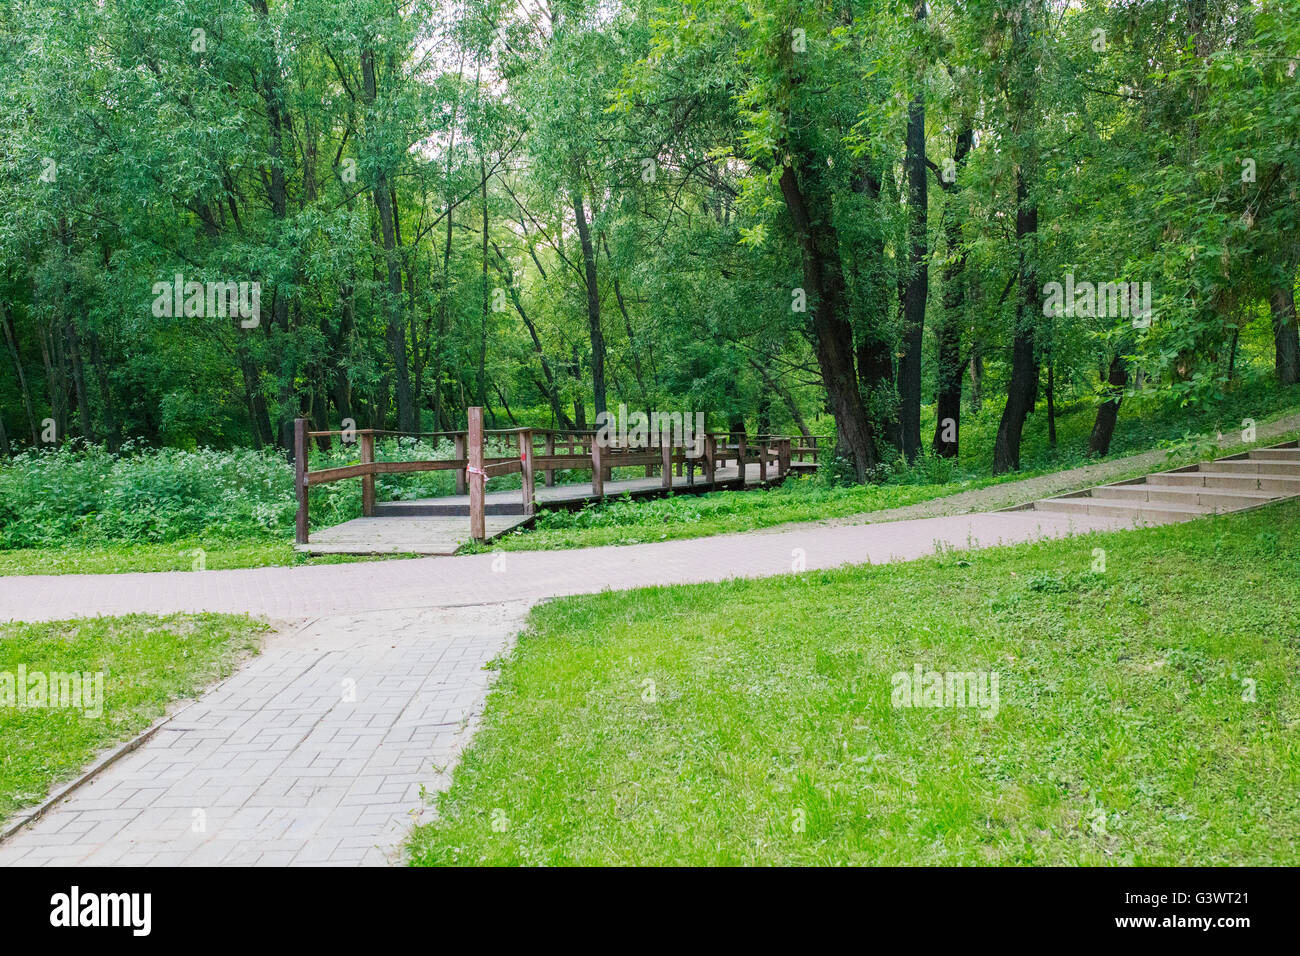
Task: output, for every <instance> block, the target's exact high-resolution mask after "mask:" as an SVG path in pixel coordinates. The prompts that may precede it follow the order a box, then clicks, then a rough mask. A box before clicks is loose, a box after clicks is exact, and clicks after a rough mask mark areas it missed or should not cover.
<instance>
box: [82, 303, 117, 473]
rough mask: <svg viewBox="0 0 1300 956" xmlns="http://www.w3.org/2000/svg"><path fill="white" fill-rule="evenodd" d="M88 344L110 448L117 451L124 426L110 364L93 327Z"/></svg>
mask: <svg viewBox="0 0 1300 956" xmlns="http://www.w3.org/2000/svg"><path fill="white" fill-rule="evenodd" d="M86 346H87V348H88V349H89V351H90V367H91V368H92V369H93V370H94V372H95V384H96V386H97V387H98V389H99V404H100V406H101V407H102V408H103V410H104V427H105V429H106V430H107V436H106V437H107V439H108V450H109V451H112V452H116V451H117V450H118V449H119V448H121V447H122V427H121V424H120V423H119V422H118V420H117V411H116V409H115V408H114V406H113V392H112V390H111V389H110V387H109V384H108V366H107V364H106V363H105V362H104V353H103V350H102V348H101V346H100V341H99V333H98V332H96V331H94V330H93V329H92V330H91V331H90V332H88V333H87V334H86Z"/></svg>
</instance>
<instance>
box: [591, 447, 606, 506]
mask: <svg viewBox="0 0 1300 956" xmlns="http://www.w3.org/2000/svg"><path fill="white" fill-rule="evenodd" d="M601 458H602V455H601V447H600V440H599V439H597V438H596V436H595V435H592V436H591V493H592V494H593V495H594V496H595V497H596V498H598V499H600V500H601V501H604V500H605V466H604V465H603V464H602V463H601Z"/></svg>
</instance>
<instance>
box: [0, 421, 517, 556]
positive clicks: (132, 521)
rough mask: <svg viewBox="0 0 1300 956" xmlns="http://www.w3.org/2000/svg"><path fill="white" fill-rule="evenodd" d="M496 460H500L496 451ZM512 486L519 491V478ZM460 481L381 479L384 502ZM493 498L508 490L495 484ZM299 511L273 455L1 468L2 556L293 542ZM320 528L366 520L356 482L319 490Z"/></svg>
mask: <svg viewBox="0 0 1300 956" xmlns="http://www.w3.org/2000/svg"><path fill="white" fill-rule="evenodd" d="M376 446H377V447H376V457H377V458H379V459H380V460H385V461H412V460H416V459H430V458H433V459H437V458H450V457H452V445H451V442H449V441H443V442H441V443H439V444H437V445H430V444H428V443H427V442H421V441H416V440H414V439H407V438H404V439H384V440H381V441H379V442H377V443H376ZM492 453H495V452H492ZM358 461H360V450H359V448H358V447H357V446H356V445H350V446H343V445H340V444H335V445H334V446H333V447H331V449H330V450H329V451H327V452H321V451H320V450H319V449H315V448H313V449H312V452H311V467H312V468H313V469H320V468H329V467H334V466H340V465H347V464H354V463H356V462H358ZM513 477H514V483H515V487H518V481H519V478H518V476H513ZM454 482H455V478H454V475H453V473H452V472H449V471H439V472H417V473H414V474H409V475H381V476H379V478H378V479H377V480H376V486H377V496H378V498H379V499H380V500H381V501H383V500H396V499H402V498H420V497H429V496H432V495H442V494H449V493H451V492H452V491H453V490H454ZM492 486H493V490H498V489H500V488H502V487H508V486H509V481H508V480H506V479H493V482H492ZM296 511H297V503H296V500H295V498H294V493H293V466H292V465H291V464H290V463H289V462H288V461H287V460H286V459H285V457H284V455H283V454H282V453H281V452H278V451H275V450H272V449H263V450H253V449H247V448H236V449H230V450H226V451H218V450H215V449H211V448H199V449H197V450H194V451H185V450H181V449H176V448H150V447H147V446H144V445H140V444H135V443H131V442H128V443H127V444H126V445H124V446H123V448H122V450H121V451H120V452H119V453H117V454H113V453H111V452H109V451H108V450H107V449H105V448H104V447H103V446H99V445H85V444H81V443H70V444H67V445H62V446H60V447H58V448H50V449H37V450H30V451H26V452H24V453H22V454H20V455H18V456H17V457H16V458H14V459H12V460H11V461H9V462H8V463H7V464H4V465H2V466H0V549H5V550H7V549H12V548H37V547H60V546H64V545H67V544H72V543H76V544H79V545H95V544H109V543H115V542H153V543H162V542H168V541H176V540H179V539H182V538H188V537H192V536H196V535H202V536H206V537H216V538H223V539H236V538H239V539H246V538H268V539H269V538H279V539H283V538H285V537H286V536H289V535H291V534H292V533H293V525H294V515H295V513H296ZM310 511H311V517H312V526H313V527H325V526H329V525H333V524H338V523H339V522H342V521H346V520H348V519H349V518H355V517H357V516H359V515H360V514H361V489H360V485H359V482H358V481H357V480H356V479H351V480H346V481H339V482H335V483H331V484H328V485H321V486H319V487H317V488H313V489H312V491H311V508H310Z"/></svg>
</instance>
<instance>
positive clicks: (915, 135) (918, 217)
mask: <svg viewBox="0 0 1300 956" xmlns="http://www.w3.org/2000/svg"><path fill="white" fill-rule="evenodd" d="M913 18H914V19H915V20H917V21H922V20H924V19H925V3H924V0H922V2H918V3H916V4H915V5H914V7H913ZM903 166H904V168H905V170H906V172H907V212H908V232H909V235H910V240H911V241H910V249H909V252H908V273H907V287H906V291H905V293H904V296H903V357H902V359H901V360H900V362H899V364H898V400H899V419H900V421H899V424H900V426H901V438H902V446H903V455H904V457H906V458H907V460H908V461H915V460H916V456H917V455H918V454H919V453H920V451H921V346H922V342H923V341H924V336H923V332H924V326H925V300H926V297H927V295H928V293H929V289H930V272H929V268H928V266H927V258H928V249H927V245H928V237H927V230H928V221H929V212H928V202H929V198H928V195H927V177H928V176H929V172H928V171H927V170H926V167H925V91H924V87H922V88H921V89H918V90H917V92H916V94H915V95H914V96H913V97H912V103H911V105H910V106H909V107H908V110H907V152H906V155H905V157H904V160H903Z"/></svg>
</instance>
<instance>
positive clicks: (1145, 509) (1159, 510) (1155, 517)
mask: <svg viewBox="0 0 1300 956" xmlns="http://www.w3.org/2000/svg"><path fill="white" fill-rule="evenodd" d="M1034 510H1035V511H1046V512H1049V513H1053V514H1074V515H1085V514H1086V515H1095V516H1099V517H1103V518H1126V519H1131V520H1132V521H1133V522H1134V523H1139V524H1169V523H1170V522H1174V521H1186V520H1188V519H1189V518H1196V517H1199V516H1200V515H1204V514H1209V513H1210V512H1211V511H1212V510H1213V509H1212V508H1208V507H1204V506H1202V505H1181V504H1168V503H1165V502H1155V501H1140V502H1139V501H1123V500H1119V499H1114V498H1112V499H1098V498H1089V497H1086V496H1080V497H1077V498H1044V499H1043V500H1041V501H1035V502H1034Z"/></svg>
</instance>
